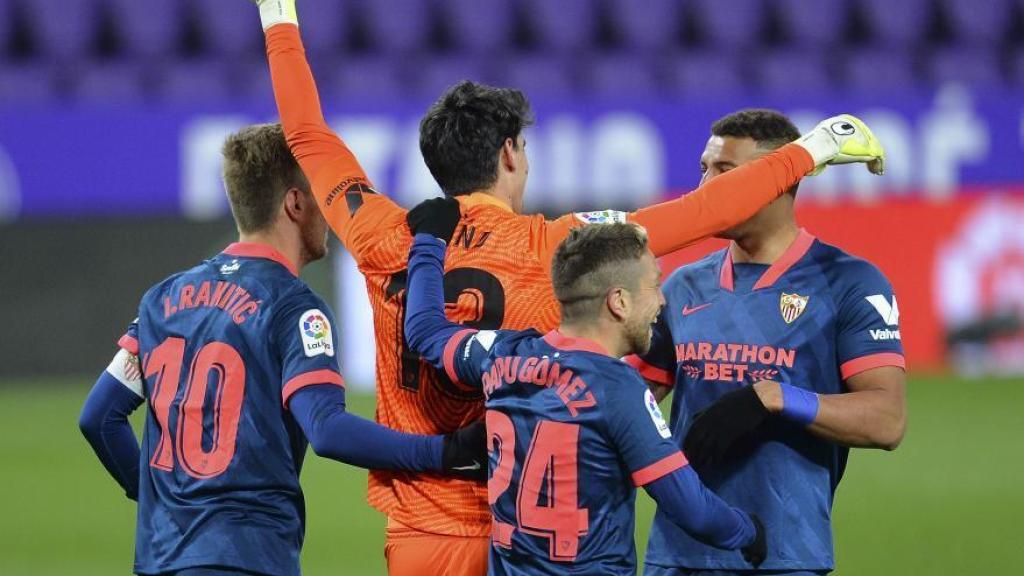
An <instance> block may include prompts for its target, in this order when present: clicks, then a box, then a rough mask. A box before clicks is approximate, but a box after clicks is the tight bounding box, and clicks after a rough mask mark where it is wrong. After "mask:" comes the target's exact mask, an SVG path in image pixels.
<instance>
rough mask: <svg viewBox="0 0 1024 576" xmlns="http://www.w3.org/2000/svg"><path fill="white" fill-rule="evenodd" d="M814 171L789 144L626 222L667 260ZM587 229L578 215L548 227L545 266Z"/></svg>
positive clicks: (742, 217) (542, 255)
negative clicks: (639, 227) (574, 232)
mask: <svg viewBox="0 0 1024 576" xmlns="http://www.w3.org/2000/svg"><path fill="white" fill-rule="evenodd" d="M813 169H814V160H813V159H811V155H810V154H808V153H807V151H806V150H804V149H803V147H801V146H798V145H796V144H787V145H785V146H783V147H782V148H779V149H778V150H775V151H774V152H772V153H770V154H766V155H765V156H762V157H761V158H758V159H757V160H754V161H753V162H750V163H747V164H744V165H742V166H739V167H737V168H735V169H733V170H729V171H728V172H726V173H724V174H722V175H721V176H718V177H717V178H712V179H711V180H709V181H707V182H705V183H704V184H703V185H702V186H701V187H699V188H697V189H696V190H694V191H693V192H690V193H689V194H685V195H683V196H680V197H679V198H675V199H673V200H669V201H667V202H662V203H660V204H654V205H652V206H647V207H646V208H641V209H639V210H637V211H636V212H631V213H629V214H627V215H626V219H627V220H628V221H630V222H636V223H637V224H640V225H642V226H643V227H644V228H647V233H648V236H649V238H650V247H651V252H654V255H655V256H664V255H665V254H670V253H672V252H675V251H676V250H679V249H680V248H684V247H686V246H689V245H691V244H695V243H697V242H700V241H701V240H704V239H706V238H709V237H711V236H713V235H714V234H717V233H719V232H723V231H725V230H728V229H729V228H732V227H733V226H736V225H737V224H740V223H742V222H743V221H745V220H747V219H748V218H750V217H751V216H753V215H754V214H756V213H757V211H758V210H760V209H761V208H764V207H765V206H767V205H768V204H770V203H771V202H773V201H774V200H775V199H776V198H778V197H779V196H781V195H783V194H784V193H785V192H786V191H787V190H789V189H790V188H792V187H793V186H794V185H796V183H797V182H799V181H800V179H801V178H803V177H804V176H806V175H807V173H808V172H810V171H811V170H813ZM620 214H621V213H620ZM585 223H586V221H585V219H583V218H579V217H577V216H576V215H575V214H566V215H565V216H562V217H561V218H558V219H557V220H552V221H549V222H545V223H544V225H543V226H544V230H543V232H542V239H541V240H540V241H539V242H538V250H539V257H540V258H541V261H542V262H550V261H551V258H552V256H554V253H555V249H556V248H558V244H559V243H561V242H562V240H564V239H565V237H566V236H567V235H568V234H569V230H571V229H573V228H575V227H576V226H582V225H583V224H585Z"/></svg>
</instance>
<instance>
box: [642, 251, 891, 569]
mask: <svg viewBox="0 0 1024 576" xmlns="http://www.w3.org/2000/svg"><path fill="white" fill-rule="evenodd" d="M663 291H664V293H665V299H666V306H665V308H664V309H663V311H662V314H661V318H660V319H659V321H658V323H657V325H656V326H655V330H654V340H653V343H652V347H651V351H650V352H649V353H648V354H646V355H644V356H643V357H641V358H635V357H632V358H629V359H627V361H628V362H629V363H630V364H633V365H634V366H635V367H637V368H638V369H639V370H640V371H641V373H642V374H643V375H644V376H645V377H646V378H648V379H649V380H653V381H657V382H661V383H664V384H667V385H672V384H673V383H674V385H675V394H674V397H673V399H672V413H671V418H670V424H671V426H672V432H673V434H674V436H675V438H676V440H677V441H678V442H679V443H682V441H683V439H684V438H685V437H686V433H687V432H688V430H689V427H690V424H691V422H692V421H693V418H694V415H695V414H697V413H698V412H700V411H701V410H704V409H705V408H707V407H708V406H710V405H711V404H712V403H714V402H715V401H716V400H718V399H719V398H720V397H721V396H722V395H724V394H726V393H727V392H730V391H733V390H735V389H737V388H739V387H741V386H747V385H750V384H751V383H753V382H756V381H758V380H775V381H778V382H783V383H786V384H790V385H793V386H799V387H801V388H804V389H807V390H811V391H813V392H816V393H819V394H838V393H842V392H845V391H846V387H845V386H844V380H845V379H847V378H849V377H851V376H853V375H855V374H858V373H860V372H863V371H864V370H868V369H871V368H875V367H879V366H900V367H903V366H904V360H903V349H902V345H901V343H900V333H899V310H898V308H897V304H896V298H895V296H894V295H893V291H892V287H891V286H890V284H889V282H888V281H887V280H886V278H885V277H884V276H883V275H882V273H881V272H880V271H879V270H878V269H877V268H876V267H875V266H873V265H872V264H870V263H868V262H866V261H864V260H861V259H858V258H855V257H853V256H850V255H848V254H846V253H844V252H843V251H842V250H840V249H838V248H836V247H834V246H830V245H828V244H825V243H823V242H821V241H818V240H816V239H815V238H814V237H813V236H811V235H810V234H808V233H807V232H805V231H801V233H800V235H799V237H798V238H797V239H796V241H794V243H793V245H792V246H791V247H790V248H789V249H788V250H787V251H786V252H785V253H784V254H783V255H782V256H781V257H780V258H779V259H778V260H777V261H776V262H775V263H774V264H772V265H771V266H768V265H761V264H742V263H738V264H734V263H733V262H732V259H731V256H730V253H729V250H728V249H725V250H722V251H719V252H716V253H714V254H711V255H709V256H708V257H706V258H704V259H703V260H701V261H699V262H696V263H694V264H691V265H688V266H684V267H682V268H680V269H679V270H677V271H676V272H675V273H673V274H672V276H671V277H670V278H669V280H668V281H667V282H666V283H665V284H664V286H663ZM848 452H849V451H848V449H847V448H844V447H841V446H838V445H836V444H833V443H831V442H827V441H825V440H822V439H819V438H817V437H815V436H813V435H811V434H810V433H808V432H807V431H805V430H804V429H803V428H802V427H800V426H799V425H797V424H794V423H792V422H789V421H786V420H784V419H782V418H773V419H770V420H769V422H768V424H767V426H766V429H765V430H764V431H763V432H762V433H759V438H758V440H757V441H750V442H747V443H745V444H741V445H738V446H736V447H735V448H734V451H733V452H732V453H731V456H730V459H729V461H727V462H725V463H723V464H722V465H720V466H719V467H717V468H716V469H714V470H712V471H709V472H708V473H707V474H702V476H701V479H702V480H703V481H704V483H705V484H706V485H707V486H708V488H710V489H711V490H712V491H714V492H715V493H716V494H718V495H719V496H721V497H722V498H723V499H725V500H726V501H727V502H729V503H730V504H733V505H735V506H737V507H739V508H742V509H744V510H749V511H750V512H752V513H754V514H757V515H758V516H759V517H760V518H761V520H762V521H763V522H764V524H765V527H766V529H767V534H768V538H769V541H768V552H769V555H768V558H767V560H765V562H764V564H763V565H762V566H761V569H762V570H828V569H831V568H833V565H834V560H833V552H832V528H831V509H832V499H833V495H834V492H835V489H836V485H837V484H838V483H839V480H840V478H842V475H843V469H844V467H845V465H846V459H847V454H848ZM646 562H647V563H648V564H650V565H654V566H664V567H682V568H695V569H726V570H733V569H735V570H742V569H749V565H747V564H746V563H745V562H744V560H743V558H742V557H741V555H740V554H739V552H736V551H728V550H720V549H717V548H713V547H710V546H706V545H704V544H701V543H700V542H698V541H696V540H694V539H693V538H691V537H690V536H688V535H687V534H686V533H685V532H684V531H682V530H681V529H679V528H678V527H676V526H675V525H674V524H673V523H672V522H671V521H669V519H668V518H666V517H665V516H664V515H662V514H657V515H656V517H655V520H654V526H653V528H652V531H651V537H650V542H649V545H648V550H647V557H646Z"/></svg>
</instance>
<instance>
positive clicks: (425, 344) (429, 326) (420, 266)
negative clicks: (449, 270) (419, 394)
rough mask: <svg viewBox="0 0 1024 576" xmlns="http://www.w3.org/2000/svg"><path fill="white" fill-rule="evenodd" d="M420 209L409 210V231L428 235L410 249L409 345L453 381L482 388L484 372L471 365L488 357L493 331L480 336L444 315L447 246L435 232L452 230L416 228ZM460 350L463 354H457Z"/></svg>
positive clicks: (406, 324)
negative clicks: (474, 368)
mask: <svg viewBox="0 0 1024 576" xmlns="http://www.w3.org/2000/svg"><path fill="white" fill-rule="evenodd" d="M420 206H424V205H423V204H421V205H420ZM420 206H418V207H416V208H413V210H412V211H410V212H409V221H410V227H412V228H413V229H415V230H420V229H423V230H424V231H422V232H419V233H418V234H416V235H415V236H414V237H413V243H412V249H411V250H410V251H409V265H408V270H409V287H408V296H407V298H406V311H405V327H404V328H405V339H406V343H407V344H408V346H409V349H410V350H412V351H414V352H416V353H418V354H419V355H420V356H422V357H423V359H424V360H426V361H427V362H429V363H430V364H432V365H433V366H434V367H435V368H437V369H439V370H444V371H445V372H446V373H447V374H448V376H449V377H450V378H451V379H452V380H453V381H456V382H464V383H467V384H470V385H476V386H479V385H480V374H479V371H478V370H473V369H472V368H473V366H472V365H473V363H474V362H475V361H477V360H478V359H479V356H480V355H481V354H483V353H486V350H484V349H483V348H482V347H483V345H484V343H485V342H486V344H487V346H486V347H487V348H489V347H490V344H491V343H492V342H493V335H494V333H493V332H490V331H485V332H477V331H476V330H473V329H469V328H465V327H464V326H461V325H459V324H456V323H455V322H452V321H450V320H448V318H447V317H445V314H444V256H445V252H446V247H447V244H446V241H445V240H444V239H442V238H440V237H438V236H437V235H435V234H440V235H444V234H446V233H448V234H449V235H450V233H449V232H448V231H447V229H448V226H434V225H430V226H420V225H417V215H418V214H419V210H420ZM435 224H436V223H435ZM484 335H489V336H484ZM463 348H465V349H464V350H463ZM460 350H462V352H463V353H462V354H459V353H457V352H459V351H460Z"/></svg>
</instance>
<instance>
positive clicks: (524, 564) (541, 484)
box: [405, 209, 764, 575]
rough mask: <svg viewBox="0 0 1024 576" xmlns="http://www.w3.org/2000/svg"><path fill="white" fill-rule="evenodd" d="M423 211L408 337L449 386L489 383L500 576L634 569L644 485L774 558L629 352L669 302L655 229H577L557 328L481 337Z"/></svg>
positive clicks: (684, 512) (693, 517)
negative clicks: (701, 468) (689, 457)
mask: <svg viewBox="0 0 1024 576" xmlns="http://www.w3.org/2000/svg"><path fill="white" fill-rule="evenodd" d="M417 210H418V209H413V210H412V212H410V225H411V226H412V227H413V229H414V230H415V231H416V232H417V234H416V236H415V241H414V242H413V246H412V251H411V253H410V255H409V297H408V315H407V316H406V320H405V332H406V337H407V339H408V342H409V347H410V348H411V349H413V350H416V351H417V352H419V353H420V354H422V355H423V358H424V359H426V360H428V361H429V362H430V363H431V364H433V365H434V366H435V367H437V368H438V369H443V370H444V371H445V373H446V374H447V376H448V378H450V379H451V380H452V381H453V382H460V383H461V384H462V385H464V386H472V387H482V388H483V393H484V397H485V398H486V408H487V412H486V421H487V430H488V437H489V441H488V445H489V446H490V447H491V448H492V451H491V457H490V465H489V468H490V470H491V477H490V482H488V485H487V495H488V501H489V502H490V504H491V513H492V515H493V518H494V524H493V526H494V532H493V535H492V538H493V542H492V545H491V553H490V573H491V574H568V573H574V574H629V575H633V574H636V550H635V546H634V543H633V521H634V500H635V497H636V488H635V487H636V486H643V487H644V488H645V489H646V490H647V492H648V493H649V494H650V495H651V496H652V497H653V498H654V499H655V500H656V501H657V502H658V504H659V506H660V509H661V510H663V511H664V513H665V514H666V515H667V516H668V517H669V518H671V520H672V522H674V523H675V525H676V526H678V528H679V529H680V530H683V531H685V532H687V533H690V534H693V535H694V537H697V538H700V539H701V540H703V541H706V542H708V543H709V544H711V545H714V546H719V547H722V548H725V549H728V550H739V549H740V548H741V547H742V548H743V551H742V552H743V554H742V555H743V556H744V557H746V558H748V560H750V561H751V562H752V564H753V565H755V566H756V565H757V564H758V563H759V562H760V560H761V558H763V556H764V544H763V542H764V533H763V531H762V530H761V529H760V524H759V522H758V521H757V520H756V519H754V518H751V517H750V516H749V515H747V514H746V513H745V512H741V511H739V510H737V509H735V508H731V507H729V506H728V505H726V504H725V502H723V501H722V500H720V499H719V498H717V497H716V496H714V495H713V494H711V493H710V492H708V491H707V490H706V488H704V486H703V485H702V484H701V483H700V480H698V479H697V476H696V474H695V473H694V472H693V470H692V469H691V468H690V467H689V466H688V465H687V461H686V457H685V456H683V453H682V452H680V451H679V447H678V446H676V444H675V443H674V442H672V437H671V433H670V432H669V429H668V425H667V424H666V423H665V421H664V420H663V419H662V416H661V412H660V411H659V409H658V405H657V403H656V402H655V401H654V396H653V394H652V393H651V391H650V390H649V389H647V386H646V385H645V384H644V381H643V379H641V378H640V375H639V374H638V373H637V372H636V370H634V369H633V368H631V367H629V366H628V365H626V364H625V363H623V362H622V361H621V360H619V358H621V357H622V356H624V355H626V354H630V353H643V352H645V351H646V350H647V349H648V347H649V346H650V343H651V325H652V324H653V323H654V321H655V320H656V319H657V316H658V311H659V310H660V309H661V307H662V305H663V304H664V298H663V296H662V294H661V291H660V289H659V285H660V282H659V279H660V276H661V272H660V271H659V270H658V265H657V262H656V260H655V259H654V255H653V254H652V253H651V251H650V250H648V248H647V233H646V231H644V229H643V228H641V227H640V226H638V225H636V224H632V223H628V224H611V225H608V226H589V227H585V228H577V229H575V230H573V231H572V232H571V233H570V234H569V237H568V238H567V239H566V240H565V241H564V242H562V244H561V245H560V246H559V247H558V249H557V250H556V252H555V255H554V262H553V263H552V266H551V279H552V282H553V284H554V290H555V296H556V298H557V299H558V303H559V305H560V307H561V311H562V320H561V325H560V326H559V327H558V329H556V330H552V331H550V332H548V333H547V334H544V335H541V333H539V332H537V331H535V330H524V331H513V330H498V331H493V330H479V331H478V330H474V329H470V328H464V327H463V326H461V325H459V324H456V323H454V322H450V321H449V320H448V319H447V318H445V315H444V291H445V288H444V286H443V280H442V278H443V272H444V253H445V242H444V240H443V239H442V238H443V237H444V234H446V232H445V231H444V226H438V225H437V224H436V223H433V222H430V221H423V220H422V219H417V218H415V217H414V216H415V214H416V212H417ZM438 236H440V237H441V238H438ZM734 553H736V554H738V555H739V554H740V552H739V551H737V552H734ZM747 567H748V568H749V567H751V564H747Z"/></svg>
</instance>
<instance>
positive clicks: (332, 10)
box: [243, 0, 354, 56]
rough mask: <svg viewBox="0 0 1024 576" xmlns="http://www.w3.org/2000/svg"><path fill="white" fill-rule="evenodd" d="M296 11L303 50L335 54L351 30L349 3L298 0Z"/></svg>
mask: <svg viewBox="0 0 1024 576" xmlns="http://www.w3.org/2000/svg"><path fill="white" fill-rule="evenodd" d="M243 4H244V2H243ZM297 10H298V11H299V18H301V20H302V43H303V45H304V46H305V47H306V51H307V52H309V53H311V54H315V55H321V54H323V55H330V56H334V55H335V54H337V52H338V50H339V49H340V48H341V47H342V46H343V44H344V42H345V41H346V39H347V38H348V36H349V32H350V31H351V29H352V20H353V18H354V14H353V12H354V11H353V10H352V4H351V2H345V1H342V0H301V1H300V2H299V3H298V8H297Z"/></svg>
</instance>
